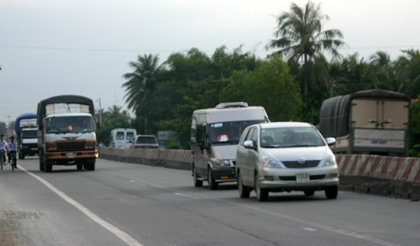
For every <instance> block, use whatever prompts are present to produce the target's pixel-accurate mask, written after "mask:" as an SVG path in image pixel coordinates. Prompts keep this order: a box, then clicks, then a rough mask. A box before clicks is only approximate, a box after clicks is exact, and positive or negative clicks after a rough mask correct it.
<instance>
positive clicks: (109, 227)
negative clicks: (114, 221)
mask: <svg viewBox="0 0 420 246" xmlns="http://www.w3.org/2000/svg"><path fill="white" fill-rule="evenodd" d="M19 169H21V170H23V171H25V172H26V173H27V174H29V175H31V176H32V177H34V178H36V179H38V180H39V181H40V182H41V183H43V184H44V185H45V186H47V187H48V188H49V189H50V190H52V191H54V192H55V193H56V194H57V195H59V196H60V197H61V198H63V199H64V200H65V201H66V202H68V203H70V204H71V205H73V206H74V207H76V208H77V209H79V210H80V211H81V212H82V213H84V214H85V215H86V216H88V217H89V218H91V219H92V220H93V221H95V222H96V223H98V224H99V225H100V226H102V227H104V228H105V229H107V230H108V231H110V232H111V233H113V234H114V235H115V236H117V237H118V238H120V239H121V240H122V241H124V242H125V243H127V244H128V245H130V246H143V244H141V243H139V242H138V241H137V240H135V239H134V238H132V237H130V236H129V235H128V234H127V233H125V232H123V231H121V230H120V229H118V228H117V227H115V226H113V225H111V224H110V223H108V222H106V221H105V220H103V219H101V218H99V216H97V215H96V214H94V213H92V212H91V211H90V210H89V209H87V208H86V207H84V206H83V205H82V204H80V203H78V202H76V201H75V200H73V199H72V198H71V197H69V196H67V195H66V194H64V193H63V192H62V191H60V190H59V189H57V188H55V187H54V186H53V185H52V184H50V183H49V182H48V181H46V180H45V179H43V178H41V177H39V176H38V175H36V174H33V173H31V172H29V171H27V170H26V169H25V168H23V167H22V166H20V165H19Z"/></svg>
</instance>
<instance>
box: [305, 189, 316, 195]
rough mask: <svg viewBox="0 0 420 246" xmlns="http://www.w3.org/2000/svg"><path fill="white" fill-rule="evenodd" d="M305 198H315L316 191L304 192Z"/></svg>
mask: <svg viewBox="0 0 420 246" xmlns="http://www.w3.org/2000/svg"><path fill="white" fill-rule="evenodd" d="M304 193H305V196H313V195H314V194H315V191H314V190H305V191H304Z"/></svg>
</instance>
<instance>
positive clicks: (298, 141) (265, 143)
mask: <svg viewBox="0 0 420 246" xmlns="http://www.w3.org/2000/svg"><path fill="white" fill-rule="evenodd" d="M260 142H261V147H263V148H291V147H308V146H325V142H324V139H323V138H322V136H321V134H319V132H318V131H317V130H316V129H315V128H313V127H287V128H286V127H282V128H269V129H262V130H261V138H260Z"/></svg>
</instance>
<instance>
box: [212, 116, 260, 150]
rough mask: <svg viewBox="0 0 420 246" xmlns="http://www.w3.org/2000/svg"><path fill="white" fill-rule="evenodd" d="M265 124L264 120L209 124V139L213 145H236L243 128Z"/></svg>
mask: <svg viewBox="0 0 420 246" xmlns="http://www.w3.org/2000/svg"><path fill="white" fill-rule="evenodd" d="M263 122H267V121H266V120H250V121H228V122H219V123H211V124H210V138H211V142H212V143H213V144H238V142H239V138H240V137H241V134H242V132H243V130H244V129H245V128H247V127H248V126H250V125H253V124H258V123H263Z"/></svg>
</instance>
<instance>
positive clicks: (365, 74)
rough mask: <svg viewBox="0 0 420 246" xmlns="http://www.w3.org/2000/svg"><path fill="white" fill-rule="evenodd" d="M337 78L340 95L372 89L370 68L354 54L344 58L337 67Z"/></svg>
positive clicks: (372, 75)
mask: <svg viewBox="0 0 420 246" xmlns="http://www.w3.org/2000/svg"><path fill="white" fill-rule="evenodd" d="M339 66H340V67H339V70H340V71H339V74H340V75H339V76H338V77H337V78H336V83H337V86H338V91H339V93H340V94H349V93H353V92H355V91H361V90H369V89H373V87H374V86H373V81H374V74H373V73H372V67H371V66H370V64H369V63H368V62H366V61H365V60H364V58H362V59H359V54H358V53H354V54H353V55H349V56H348V57H346V58H344V59H343V61H342V63H341V64H340V65H339Z"/></svg>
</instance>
